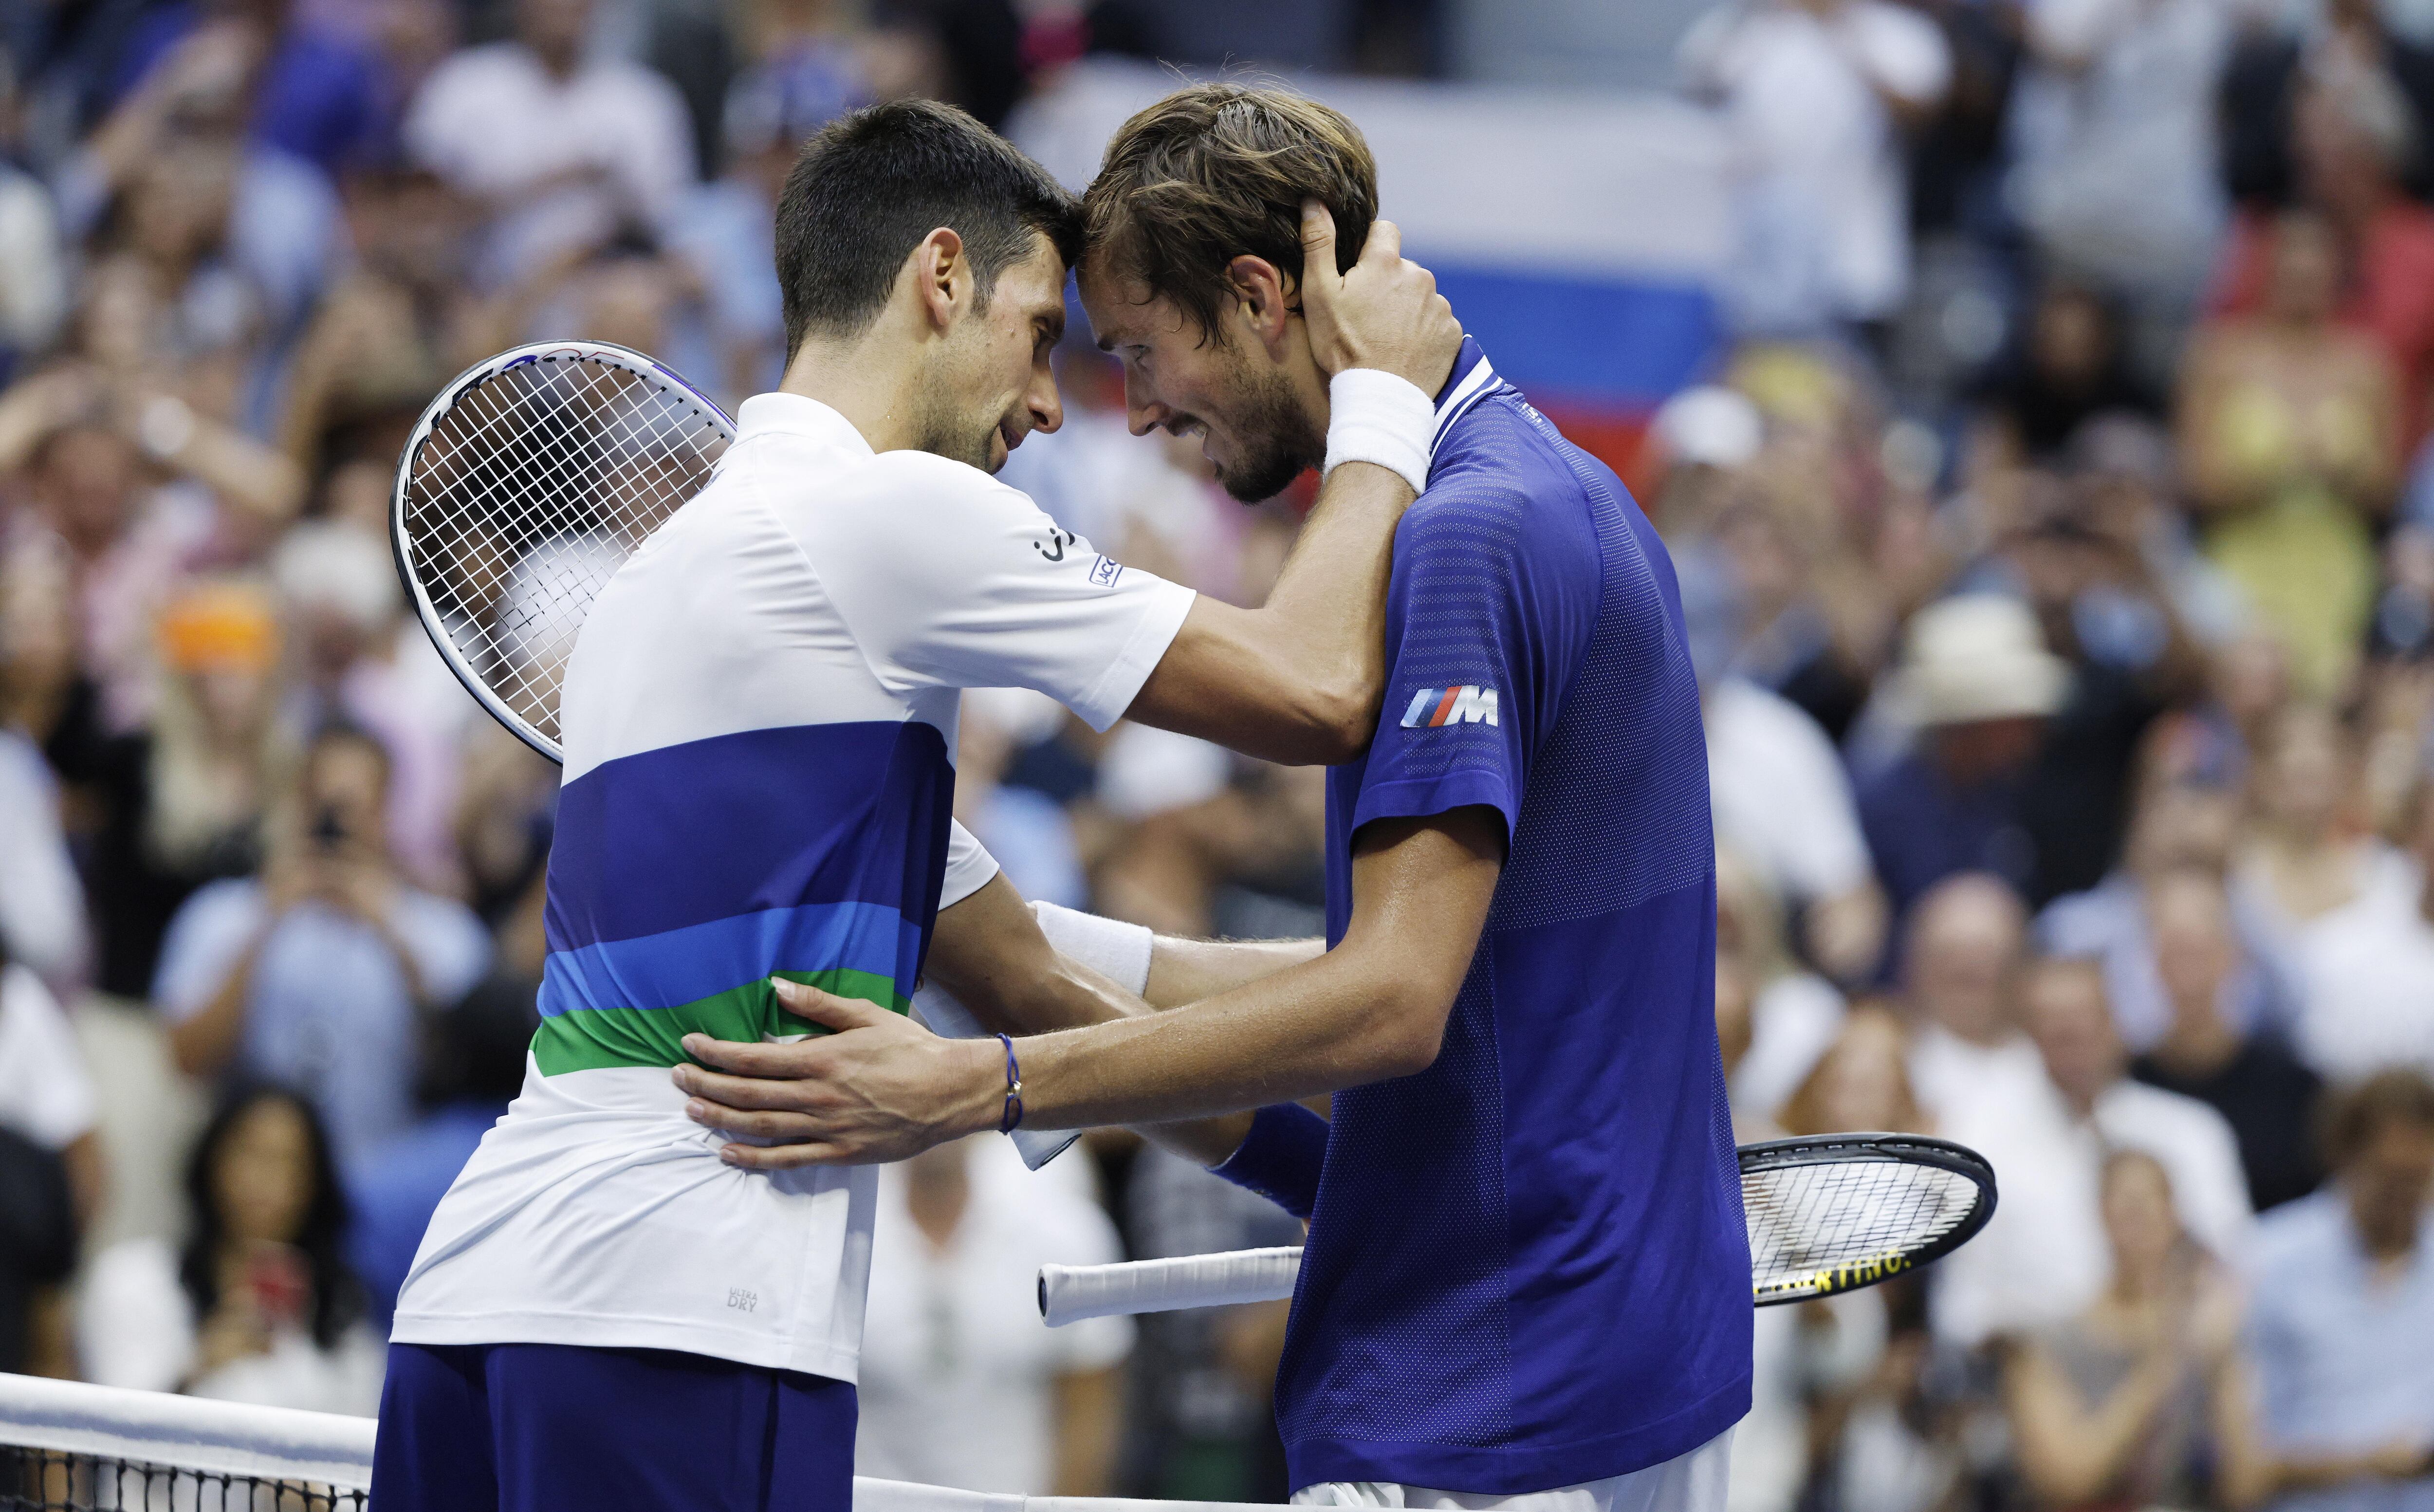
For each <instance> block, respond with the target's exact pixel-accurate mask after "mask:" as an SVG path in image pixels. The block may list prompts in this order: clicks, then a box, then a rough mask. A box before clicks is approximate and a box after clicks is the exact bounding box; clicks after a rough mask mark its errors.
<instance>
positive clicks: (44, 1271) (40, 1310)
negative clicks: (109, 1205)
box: [0, 1125, 77, 1376]
mask: <svg viewBox="0 0 2434 1512" xmlns="http://www.w3.org/2000/svg"><path fill="white" fill-rule="evenodd" d="M76 1248H77V1224H76V1209H75V1204H74V1203H73V1202H72V1201H71V1200H70V1197H69V1193H68V1178H67V1171H66V1169H65V1168H64V1167H63V1166H62V1165H61V1164H60V1158H59V1155H58V1154H57V1152H55V1151H52V1150H48V1149H45V1148H43V1146H42V1145H40V1144H37V1143H34V1142H33V1141H32V1140H29V1139H27V1138H26V1136H24V1135H23V1134H20V1133H18V1132H17V1131H16V1130H15V1129H13V1128H9V1127H8V1126H7V1125H0V1371H5V1372H8V1373H10V1374H17V1375H37V1376H67V1375H70V1374H72V1373H73V1372H72V1370H71V1368H70V1366H71V1365H72V1363H73V1356H72V1355H71V1354H70V1352H69V1350H68V1349H67V1348H66V1335H65V1332H64V1331H63V1330H62V1329H60V1327H59V1326H58V1324H59V1319H60V1315H61V1314H60V1305H59V1298H58V1292H57V1290H56V1289H57V1288H58V1287H60V1285H61V1284H63V1283H64V1282H65V1281H66V1280H67V1279H68V1273H69V1272H70V1271H72V1270H74V1269H75V1268H76Z"/></svg>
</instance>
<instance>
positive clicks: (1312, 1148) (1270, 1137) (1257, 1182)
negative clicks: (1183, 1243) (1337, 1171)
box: [1209, 1103, 1327, 1218]
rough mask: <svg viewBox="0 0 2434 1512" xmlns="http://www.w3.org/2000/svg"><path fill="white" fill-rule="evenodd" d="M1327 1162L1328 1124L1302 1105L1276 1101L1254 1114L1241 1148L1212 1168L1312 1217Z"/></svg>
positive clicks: (1298, 1214)
mask: <svg viewBox="0 0 2434 1512" xmlns="http://www.w3.org/2000/svg"><path fill="white" fill-rule="evenodd" d="M1326 1160H1327V1120H1325V1119H1323V1118H1321V1117H1319V1116H1318V1115H1317V1114H1316V1113H1313V1112H1311V1110H1310V1109H1309V1108H1304V1107H1302V1106H1301V1104H1299V1103H1274V1104H1271V1105H1269V1106H1268V1107H1266V1108H1260V1110H1259V1111H1258V1112H1257V1113H1255V1114H1253V1115H1252V1116H1251V1132H1250V1133H1248V1134H1245V1135H1243V1144H1242V1147H1241V1148H1240V1149H1237V1150H1236V1151H1235V1152H1234V1153H1233V1154H1231V1155H1229V1156H1227V1157H1226V1163H1225V1164H1223V1165H1215V1166H1211V1167H1209V1169H1210V1170H1212V1171H1214V1172H1215V1173H1216V1174H1217V1175H1219V1176H1222V1177H1225V1178H1226V1180H1228V1181H1231V1182H1233V1183H1234V1184H1235V1185H1236V1186H1238V1187H1241V1188H1243V1190H1244V1191H1247V1192H1256V1193H1258V1194H1260V1195H1261V1196H1263V1197H1265V1198H1267V1199H1268V1200H1269V1201H1270V1202H1273V1203H1275V1204H1276V1205H1277V1207H1279V1208H1282V1209H1284V1210H1285V1211H1287V1212H1290V1213H1292V1214H1293V1215H1294V1217H1296V1218H1307V1217H1309V1216H1310V1210H1311V1208H1312V1207H1314V1206H1316V1204H1317V1202H1318V1171H1319V1167H1320V1166H1321V1165H1323V1164H1325V1163H1326Z"/></svg>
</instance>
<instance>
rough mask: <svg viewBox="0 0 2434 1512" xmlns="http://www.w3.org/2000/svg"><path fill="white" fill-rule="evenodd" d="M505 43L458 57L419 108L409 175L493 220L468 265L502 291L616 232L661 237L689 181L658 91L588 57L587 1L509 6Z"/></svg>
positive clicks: (685, 139) (441, 70) (409, 125)
mask: <svg viewBox="0 0 2434 1512" xmlns="http://www.w3.org/2000/svg"><path fill="white" fill-rule="evenodd" d="M514 13H515V24H516V30H515V36H514V38H513V39H512V40H510V41H506V42H499V43H490V44H489V45H488V46H483V47H472V48H468V49H467V50H465V51H464V52H460V53H458V54H456V55H455V56H454V57H453V58H451V59H449V60H447V61H446V62H444V63H442V64H440V65H439V67H438V69H437V70H436V71H435V72H434V73H433V74H432V76H431V77H430V78H429V79H427V80H425V81H424V83H423V86H422V90H421V92H420V94H417V95H416V96H415V100H414V103H413V106H412V107H411V108H410V110H409V111H408V112H407V115H406V121H405V145H406V149H407V151H408V152H409V153H410V154H412V156H413V158H414V159H415V161H416V162H418V163H420V164H421V165H422V166H424V167H427V168H430V169H432V170H433V171H434V172H436V173H437V174H438V175H439V176H440V177H441V178H442V179H444V180H447V181H448V182H449V184H450V185H451V186H453V187H454V189H455V190H456V191H457V192H458V193H459V194H463V195H466V196H468V197H469V198H472V199H473V200H475V201H476V202H477V203H478V204H480V205H481V207H482V208H483V211H484V213H485V214H486V215H489V216H492V217H495V219H494V220H493V222H492V224H491V226H490V230H489V245H488V246H487V247H486V248H485V249H484V252H483V256H482V258H481V261H480V263H479V265H478V266H479V270H480V273H481V275H482V279H483V282H484V283H487V284H488V285H489V286H490V287H492V288H499V287H503V286H505V285H506V284H508V283H514V282H516V281H519V280H521V279H523V278H525V277H527V276H529V275H530V274H532V273H533V272H534V271H535V270H537V269H538V268H540V266H542V265H544V264H546V263H549V262H551V261H553V260H555V259H557V258H559V257H561V256H563V255H565V254H567V253H569V252H574V251H579V250H580V249H586V248H591V247H597V246H600V245H603V244H605V243H607V242H609V240H611V239H613V238H614V237H615V236H616V234H617V233H618V232H619V231H620V230H621V229H624V228H626V227H640V228H643V230H644V231H645V232H648V233H650V234H652V235H658V234H660V233H662V232H665V231H666V230H667V229H668V228H669V225H670V221H671V219H672V217H673V216H674V215H675V214H676V211H677V206H678V204H679V202H680V199H681V197H682V195H683V194H684V191H685V189H686V187H687V186H688V185H689V184H691V183H692V182H693V180H694V154H693V144H692V131H691V128H690V126H689V125H688V123H687V121H686V119H685V112H684V102H683V101H682V99H680V98H679V97H678V96H677V92H676V89H675V87H674V86H673V85H671V84H670V83H669V82H668V81H667V80H666V79H664V78H661V77H659V76H658V75H656V74H653V73H650V72H647V71H646V70H644V69H642V68H639V67H636V66H635V65H633V64H631V63H626V62H621V61H612V60H606V59H599V58H595V57H592V56H591V55H590V53H589V52H588V50H587V47H586V45H585V43H586V38H587V35H588V33H589V31H590V29H591V0H516V3H515V7H514Z"/></svg>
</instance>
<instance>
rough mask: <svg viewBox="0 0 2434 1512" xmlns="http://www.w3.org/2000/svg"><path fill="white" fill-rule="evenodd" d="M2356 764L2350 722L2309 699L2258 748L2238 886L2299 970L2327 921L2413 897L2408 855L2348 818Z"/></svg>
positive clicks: (2279, 719) (2282, 716) (2275, 724)
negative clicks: (2289, 953)
mask: <svg viewBox="0 0 2434 1512" xmlns="http://www.w3.org/2000/svg"><path fill="white" fill-rule="evenodd" d="M2357 763H2358V758H2357V742H2356V739H2355V737H2354V736H2353V735H2352V733H2351V731H2350V730H2349V728H2348V727H2347V726H2346V725H2345V724H2343V723H2342V721H2341V720H2340V718H2339V717H2338V716H2337V715H2335V714H2334V713H2332V712H2331V711H2330V710H2328V709H2325V708H2323V706H2321V705H2314V704H2295V705H2292V706H2290V707H2288V708H2287V709H2285V710H2283V711H2282V713H2279V714H2278V715H2276V716H2275V717H2274V718H2273V719H2272V721H2271V723H2270V724H2268V726H2267V727H2266V729H2265V731H2264V743H2263V745H2262V747H2260V748H2259V749H2258V750H2257V752H2256V761H2255V768H2254V778H2253V781H2252V792H2251V799H2250V801H2251V805H2252V817H2251V820H2250V824H2249V830H2248V833H2247V835H2246V836H2245V837H2244V841H2245V843H2244V844H2243V845H2242V846H2241V848H2240V853H2239V857H2238V868H2237V871H2236V873H2235V874H2234V885H2236V886H2237V887H2238V888H2239V889H2241V890H2242V891H2243V892H2245V893H2246V894H2247V895H2248V896H2249V897H2250V898H2252V899H2254V901H2255V902H2256V904H2257V906H2258V910H2259V912H2260V914H2261V915H2262V916H2263V918H2264V919H2265V920H2266V921H2267V925H2268V927H2270V928H2271V929H2273V930H2274V931H2275V932H2276V933H2277V934H2278V935H2279V936H2281V937H2282V938H2283V939H2284V940H2285V941H2287V942H2288V944H2287V948H2288V949H2289V950H2290V951H2291V952H2292V954H2294V955H2295V956H2297V957H2298V958H2299V961H2300V969H2301V970H2302V971H2306V970H2307V966H2306V957H2307V956H2308V955H2310V954H2313V952H2312V949H2311V942H2312V940H2313V939H2314V938H2315V937H2316V936H2318V935H2319V934H2320V933H2322V932H2323V930H2324V929H2325V928H2326V926H2328V925H2332V924H2335V923H2337V922H2339V921H2340V920H2341V919H2344V918H2346V917H2349V916H2351V915H2352V913H2353V911H2361V910H2363V911H2372V910H2381V909H2385V908H2387V907H2391V906H2393V905H2398V906H2401V907H2405V906H2406V905H2407V902H2408V900H2410V899H2411V898H2413V897H2414V896H2415V888H2416V882H2417V879H2416V875H2415V872H2414V870H2413V868H2411V867H2410V866H2409V864H2408V861H2407V859H2406V858H2404V857H2403V856H2401V855H2400V854H2399V853H2398V852H2397V851H2393V850H2392V848H2391V847H2390V846H2388V845H2385V844H2384V843H2383V842H2382V841H2381V840H2379V839H2377V838H2376V837H2375V836H2374V834H2373V833H2363V834H2362V833H2358V829H2357V826H2356V825H2355V824H2354V823H2353V822H2352V816H2353V813H2354V808H2353V804H2354V801H2355V796H2356V790H2357ZM2320 1069H2321V1068H2320Z"/></svg>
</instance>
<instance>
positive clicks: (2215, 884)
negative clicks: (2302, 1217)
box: [2130, 867, 2323, 1212]
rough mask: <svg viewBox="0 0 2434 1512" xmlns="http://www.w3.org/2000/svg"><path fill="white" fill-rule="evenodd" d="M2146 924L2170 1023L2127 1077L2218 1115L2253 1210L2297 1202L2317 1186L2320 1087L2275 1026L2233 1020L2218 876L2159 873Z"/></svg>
mask: <svg viewBox="0 0 2434 1512" xmlns="http://www.w3.org/2000/svg"><path fill="white" fill-rule="evenodd" d="M2147 918H2148V925H2149V928H2150V929H2151V931H2152V933H2153V936H2154V962H2155V974H2156V976H2157V977H2158V978H2160V979H2161V981H2162V983H2163V988H2164V993H2165V999H2166V1002H2167V1004H2168V1006H2169V1009H2170V1015H2171V1016H2170V1019H2169V1021H2168V1024H2167V1025H2166V1027H2165V1030H2164V1032H2163V1034H2162V1035H2161V1036H2160V1037H2159V1038H2158V1039H2157V1040H2155V1042H2154V1043H2153V1044H2151V1045H2150V1046H2149V1047H2148V1048H2147V1049H2146V1050H2145V1051H2144V1052H2143V1053H2141V1054H2140V1055H2139V1056H2138V1057H2137V1058H2136V1059H2134V1060H2133V1061H2132V1062H2131V1066H2130V1071H2131V1074H2132V1075H2134V1076H2135V1077H2137V1078H2138V1079H2139V1080H2140V1081H2142V1082H2145V1083H2147V1084H2148V1085H2149V1086H2151V1087H2161V1088H2163V1089H2164V1090H2165V1091H2172V1092H2179V1093H2181V1094H2182V1095H2184V1096H2186V1097H2194V1098H2196V1099H2197V1100H2198V1101H2200V1102H2202V1103H2204V1104H2205V1105H2206V1106H2207V1107H2209V1108H2213V1109H2214V1110H2215V1111H2216V1112H2218V1113H2220V1114H2221V1115H2222V1116H2223V1119H2224V1121H2225V1122H2226V1123H2228V1124H2230V1125H2231V1131H2232V1133H2233V1135H2234V1136H2235V1137H2237V1140H2238V1141H2239V1163H2240V1169H2241V1170H2242V1171H2243V1172H2244V1173H2245V1174H2246V1176H2247V1177H2248V1196H2249V1200H2250V1202H2252V1203H2253V1204H2254V1206H2255V1208H2256V1209H2257V1211H2260V1212H2261V1211H2264V1210H2266V1209H2267V1208H2271V1207H2276V1206H2278V1205H2280V1204H2282V1203H2285V1202H2288V1201H2290V1200H2291V1199H2293V1198H2295V1197H2303V1196H2305V1195H2306V1194H2308V1193H2310V1192H2313V1191H2314V1190H2315V1189H2316V1183H2317V1182H2319V1181H2321V1180H2323V1167H2322V1166H2321V1165H2320V1164H2319V1163H2318V1162H2317V1160H2316V1152H2315V1148H2314V1128H2315V1119H2316V1096H2317V1093H2318V1091H2320V1090H2321V1089H2322V1086H2323V1083H2322V1082H2321V1081H2320V1080H2319V1079H2318V1077H2317V1076H2316V1074H2315V1073H2314V1072H2311V1071H2309V1070H2308V1069H2307V1068H2306V1067H2305V1066H2304V1065H2301V1064H2300V1063H2299V1061H2298V1059H2297V1057H2293V1056H2292V1055H2291V1054H2290V1052H2289V1050H2288V1048H2286V1047H2285V1046H2284V1044H2283V1042H2282V1041H2281V1040H2280V1039H2278V1038H2276V1037H2275V1035H2274V1033H2273V1032H2272V1031H2273V1030H2274V1029H2276V1028H2278V1027H2279V1026H2278V1025H2274V1024H2272V1023H2271V1022H2259V1021H2258V1020H2256V1019H2255V1018H2254V1017H2251V1016H2240V1015H2237V1014H2236V1010H2235V1008H2234V1007H2233V1004H2234V1003H2235V1002H2236V1001H2237V989H2238V987H2239V977H2238V972H2239V968H2240V964H2241V963H2240V950H2239V940H2238V936H2237V934H2236V933H2235V931H2234V927H2233V924H2232V916H2231V900H2230V898H2229V896H2228V894H2226V893H2225V891H2224V889H2223V885H2222V879H2221V877H2220V876H2219V875H2217V874H2216V873H2214V872H2211V871H2206V870H2203V869H2201V868H2195V867H2184V868H2179V869H2176V870H2172V871H2168V872H2166V873H2164V874H2163V875H2162V876H2160V877H2158V878H2157V879H2156V880H2155V883H2154V885H2152V886H2151V887H2150V888H2149V889H2148V893H2147Z"/></svg>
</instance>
